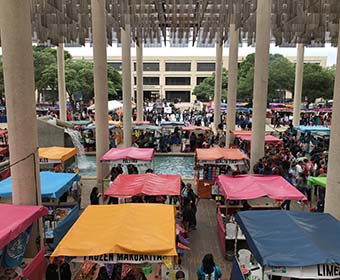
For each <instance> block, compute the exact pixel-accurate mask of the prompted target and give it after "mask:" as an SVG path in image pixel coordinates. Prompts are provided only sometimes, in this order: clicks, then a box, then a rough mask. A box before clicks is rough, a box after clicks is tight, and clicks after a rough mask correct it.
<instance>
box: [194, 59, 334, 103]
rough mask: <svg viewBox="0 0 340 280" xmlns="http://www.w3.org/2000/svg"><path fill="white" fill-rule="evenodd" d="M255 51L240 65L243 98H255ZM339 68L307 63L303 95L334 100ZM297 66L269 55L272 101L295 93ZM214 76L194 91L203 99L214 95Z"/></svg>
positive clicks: (239, 84)
mask: <svg viewBox="0 0 340 280" xmlns="http://www.w3.org/2000/svg"><path fill="white" fill-rule="evenodd" d="M254 67H255V54H254V53H253V54H250V55H248V56H247V57H246V59H245V60H243V61H242V62H241V63H240V64H239V67H238V89H237V91H238V92H237V98H238V100H239V101H249V102H251V101H252V97H253V86H254ZM224 73H225V74H224V75H223V79H226V81H224V82H223V85H224V88H223V97H222V99H226V95H227V85H228V81H227V71H226V70H224ZM334 77H335V67H330V68H322V67H321V66H320V65H318V64H313V63H306V64H305V67H304V79H303V98H305V97H307V99H308V100H309V101H314V100H315V98H318V97H323V98H325V99H330V98H332V96H333V86H334ZM294 82H295V65H294V63H292V62H290V61H289V60H288V59H287V58H285V57H284V56H282V55H280V54H271V55H270V57H269V79H268V100H274V99H279V98H281V97H282V92H285V91H290V92H293V93H294ZM214 83H215V77H214V75H212V76H210V77H207V78H206V79H204V80H203V82H202V83H201V84H199V85H198V86H196V87H195V89H194V91H193V94H195V95H196V96H197V99H198V100H200V101H208V100H209V99H212V98H213V96H214Z"/></svg>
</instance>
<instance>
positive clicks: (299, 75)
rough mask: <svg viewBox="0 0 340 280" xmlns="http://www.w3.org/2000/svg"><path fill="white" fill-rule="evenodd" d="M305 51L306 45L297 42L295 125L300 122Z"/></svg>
mask: <svg viewBox="0 0 340 280" xmlns="http://www.w3.org/2000/svg"><path fill="white" fill-rule="evenodd" d="M304 52H305V48H304V45H303V44H297V56H296V66H295V87H294V112H293V125H294V126H296V125H299V124H300V112H301V110H300V108H301V97H302V84H303V60H304Z"/></svg>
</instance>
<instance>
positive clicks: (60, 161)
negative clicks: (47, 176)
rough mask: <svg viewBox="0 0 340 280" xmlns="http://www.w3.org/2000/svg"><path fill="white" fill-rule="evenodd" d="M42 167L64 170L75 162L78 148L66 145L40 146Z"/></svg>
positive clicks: (58, 170)
mask: <svg viewBox="0 0 340 280" xmlns="http://www.w3.org/2000/svg"><path fill="white" fill-rule="evenodd" d="M38 153H39V161H40V168H41V169H45V170H52V169H54V171H57V172H62V171H64V170H65V169H66V168H67V167H68V166H70V165H72V163H73V162H75V158H76V155H77V154H78V150H77V149H76V148H66V147H57V146H53V147H44V148H39V150H38Z"/></svg>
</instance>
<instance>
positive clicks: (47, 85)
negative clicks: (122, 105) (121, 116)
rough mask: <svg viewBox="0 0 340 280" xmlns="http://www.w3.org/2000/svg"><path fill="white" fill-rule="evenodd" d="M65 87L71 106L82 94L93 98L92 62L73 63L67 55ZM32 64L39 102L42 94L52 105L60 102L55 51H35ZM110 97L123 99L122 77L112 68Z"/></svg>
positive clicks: (0, 87) (1, 88)
mask: <svg viewBox="0 0 340 280" xmlns="http://www.w3.org/2000/svg"><path fill="white" fill-rule="evenodd" d="M64 59H65V84H66V91H67V93H68V96H69V99H70V101H71V104H72V105H74V95H75V94H77V93H82V95H83V98H84V97H85V98H84V99H85V100H88V99H90V98H93V95H94V90H93V88H94V85H93V62H91V61H85V60H75V59H72V57H71V55H70V54H69V53H68V52H67V51H65V52H64ZM33 63H34V77H35V87H36V90H37V92H38V100H37V102H39V100H40V95H41V94H42V93H46V92H48V93H49V96H50V97H51V101H52V102H56V101H57V100H58V69H57V51H56V49H52V48H46V47H33ZM2 72H3V69H2V60H1V57H0V93H4V91H5V90H4V81H3V75H2ZM107 72H108V94H109V98H110V99H118V98H121V90H122V79H121V75H120V74H119V73H118V72H117V71H116V70H114V69H113V68H112V67H109V66H108V67H107Z"/></svg>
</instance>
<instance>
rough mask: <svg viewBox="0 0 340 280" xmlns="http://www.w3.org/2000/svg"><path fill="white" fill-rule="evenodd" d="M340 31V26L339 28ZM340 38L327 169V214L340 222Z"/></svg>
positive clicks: (339, 41) (339, 40)
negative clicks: (339, 121)
mask: <svg viewBox="0 0 340 280" xmlns="http://www.w3.org/2000/svg"><path fill="white" fill-rule="evenodd" d="M339 31H340V26H339ZM339 34H340V33H339ZM339 119H340V37H339V39H338V54H337V62H336V74H335V84H334V94H333V113H332V127H331V139H330V146H329V155H328V167H327V169H328V170H327V188H326V198H325V212H326V213H330V214H332V215H333V216H334V217H335V218H337V219H338V220H340V207H339V201H340V183H339V182H340V172H339V164H340V149H339V146H340V123H338V122H337V120H339Z"/></svg>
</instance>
